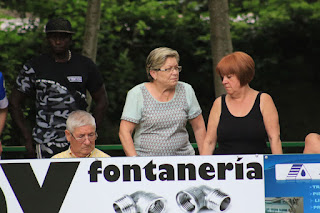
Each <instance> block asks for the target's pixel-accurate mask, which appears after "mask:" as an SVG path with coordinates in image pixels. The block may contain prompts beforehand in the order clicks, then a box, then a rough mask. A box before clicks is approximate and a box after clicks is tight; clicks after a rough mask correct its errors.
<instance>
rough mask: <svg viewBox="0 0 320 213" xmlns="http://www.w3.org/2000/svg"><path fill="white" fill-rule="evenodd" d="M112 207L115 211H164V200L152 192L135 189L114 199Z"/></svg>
mask: <svg viewBox="0 0 320 213" xmlns="http://www.w3.org/2000/svg"><path fill="white" fill-rule="evenodd" d="M113 209H114V210H115V212H116V213H164V212H165V211H166V200H165V199H164V198H163V197H160V196H157V195H155V194H153V193H147V192H143V191H137V192H135V193H133V194H132V195H130V196H129V195H125V196H123V197H122V198H120V199H118V200H116V201H115V202H114V203H113Z"/></svg>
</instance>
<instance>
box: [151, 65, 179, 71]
mask: <svg viewBox="0 0 320 213" xmlns="http://www.w3.org/2000/svg"><path fill="white" fill-rule="evenodd" d="M153 70H154V71H162V72H173V70H176V71H178V72H181V71H182V66H177V67H170V68H167V69H153Z"/></svg>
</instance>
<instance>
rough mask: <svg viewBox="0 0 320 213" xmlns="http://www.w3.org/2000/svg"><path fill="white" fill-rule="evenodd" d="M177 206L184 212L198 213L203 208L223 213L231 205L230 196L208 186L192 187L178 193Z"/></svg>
mask: <svg viewBox="0 0 320 213" xmlns="http://www.w3.org/2000/svg"><path fill="white" fill-rule="evenodd" d="M176 200H177V204H178V206H179V207H180V209H182V210H183V211H184V212H188V213H197V212H199V211H200V209H202V208H203V207H206V208H207V209H211V210H214V211H215V212H223V211H224V210H226V209H227V208H228V206H229V204H230V201H231V198H230V197H229V195H227V194H225V193H224V192H222V191H220V190H219V189H211V188H209V187H207V186H200V187H191V188H188V189H186V190H182V191H180V192H178V193H177V196H176Z"/></svg>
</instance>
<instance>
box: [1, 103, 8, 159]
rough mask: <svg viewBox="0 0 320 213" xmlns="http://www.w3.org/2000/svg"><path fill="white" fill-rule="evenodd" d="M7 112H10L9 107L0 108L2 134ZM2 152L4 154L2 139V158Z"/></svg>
mask: <svg viewBox="0 0 320 213" xmlns="http://www.w3.org/2000/svg"><path fill="white" fill-rule="evenodd" d="M7 114H8V108H4V109H0V135H1V134H2V131H3V128H4V125H5V123H6V118H7ZM1 154H2V144H1V140H0V159H1Z"/></svg>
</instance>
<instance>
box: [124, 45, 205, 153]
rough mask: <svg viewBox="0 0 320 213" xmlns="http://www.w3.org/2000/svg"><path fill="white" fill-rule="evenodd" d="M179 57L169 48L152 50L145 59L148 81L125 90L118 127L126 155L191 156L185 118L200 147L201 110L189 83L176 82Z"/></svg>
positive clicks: (201, 131) (203, 125) (202, 131)
mask: <svg viewBox="0 0 320 213" xmlns="http://www.w3.org/2000/svg"><path fill="white" fill-rule="evenodd" d="M179 59H180V58H179V54H178V52H177V51H176V50H173V49H171V48H167V47H159V48H156V49H154V50H152V51H151V52H150V54H149V56H148V57H147V60H146V71H147V76H148V79H149V81H150V82H147V83H142V84H139V85H137V86H135V87H134V88H132V89H131V90H130V91H129V92H128V94H127V99H126V103H125V106H124V109H123V112H122V116H121V123H120V130H119V137H120V140H121V143H122V145H123V148H124V151H125V153H126V155H127V156H168V155H194V154H195V151H194V149H193V147H192V146H191V144H190V141H189V135H188V132H187V129H186V124H187V121H189V122H190V124H191V126H192V129H193V131H194V135H195V138H196V141H197V144H198V147H199V149H200V148H201V146H202V142H203V140H204V137H205V134H206V128H205V124H204V120H203V117H202V111H201V108H200V105H199V103H198V100H197V98H196V96H195V92H194V90H193V88H192V87H191V85H189V84H187V83H184V82H181V81H179V73H180V72H181V70H182V67H181V66H179V64H178V63H179ZM134 131H135V134H134V137H132V134H133V132H134Z"/></svg>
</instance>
